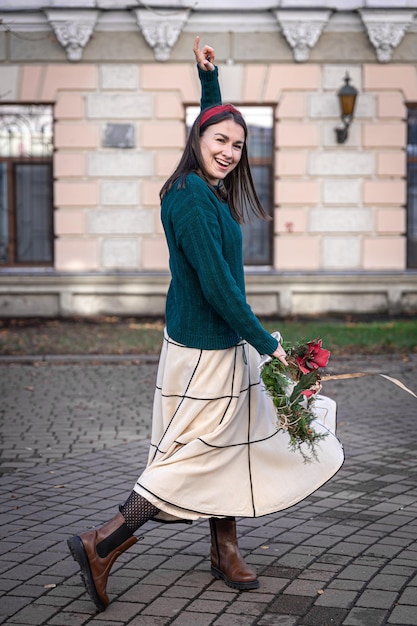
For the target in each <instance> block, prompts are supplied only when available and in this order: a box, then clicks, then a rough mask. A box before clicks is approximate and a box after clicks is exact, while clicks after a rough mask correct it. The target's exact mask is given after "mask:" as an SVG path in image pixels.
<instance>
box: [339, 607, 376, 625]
mask: <svg viewBox="0 0 417 626" xmlns="http://www.w3.org/2000/svg"><path fill="white" fill-rule="evenodd" d="M386 617H387V611H382V610H380V609H369V608H368V609H365V608H361V607H355V608H353V609H352V610H351V611H350V612H349V615H348V616H347V618H346V619H345V621H344V622H343V626H382V624H385V623H386Z"/></svg>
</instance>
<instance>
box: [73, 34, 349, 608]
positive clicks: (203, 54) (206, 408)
mask: <svg viewBox="0 0 417 626" xmlns="http://www.w3.org/2000/svg"><path fill="white" fill-rule="evenodd" d="M194 53H195V56H196V59H197V63H198V68H199V76H200V80H201V84H202V102H201V104H202V111H201V113H200V114H199V115H198V116H197V118H196V120H195V121H194V123H193V125H192V128H191V131H190V134H189V137H188V140H187V143H186V146H185V149H184V153H183V155H182V157H181V160H180V162H179V164H178V166H177V168H176V169H175V171H174V172H173V174H172V175H171V176H170V177H169V179H168V180H167V182H166V183H165V184H164V185H163V187H162V189H161V192H160V197H161V219H162V224H163V227H164V232H165V237H166V241H167V244H168V249H169V255H170V269H171V283H170V286H169V290H168V294H167V299H166V328H165V331H164V343H163V347H162V351H161V356H160V361H159V368H158V376H157V383H156V390H155V400H154V405H153V415H152V438H151V445H150V450H149V456H148V463H147V466H146V468H145V470H144V471H143V472H142V473H141V474H140V476H139V478H138V480H137V482H136V484H135V485H134V487H133V490H132V492H131V494H130V496H129V497H128V499H127V500H126V502H125V503H124V504H123V505H122V506H121V507H120V511H119V513H118V514H117V515H116V516H115V517H114V518H113V519H112V520H110V521H109V522H108V523H107V524H105V525H104V526H102V527H101V528H99V529H98V530H94V531H88V532H86V533H82V534H81V535H76V536H74V537H71V538H70V539H69V542H68V545H69V548H70V550H71V552H72V554H73V556H74V558H75V559H76V560H77V561H78V563H79V565H80V568H81V571H82V575H83V577H84V581H85V584H86V587H87V591H88V592H89V594H90V596H91V598H92V599H93V601H94V602H95V604H96V606H97V608H99V610H103V609H104V608H105V607H106V606H107V604H108V603H109V598H108V596H107V593H106V582H107V577H108V574H109V572H110V568H111V566H112V564H113V562H114V560H115V559H116V558H117V557H118V556H119V555H120V554H121V553H122V552H124V551H125V550H127V549H128V548H129V547H130V546H131V545H133V543H135V541H136V538H135V537H134V533H135V531H137V530H138V529H139V528H140V527H141V526H142V525H143V524H144V523H145V522H147V521H148V520H150V519H155V520H157V521H159V520H160V521H165V522H169V521H170V522H173V521H188V522H190V521H192V520H197V519H200V518H205V519H208V520H209V524H210V537H211V550H210V557H211V574H212V575H213V576H214V578H216V579H222V580H223V581H224V582H225V583H226V585H228V586H229V587H232V588H234V589H239V590H246V589H257V588H258V587H259V581H258V578H257V575H256V572H255V571H254V570H253V569H252V568H251V567H250V566H249V565H248V564H247V563H245V561H244V559H243V556H242V554H241V552H240V550H239V546H238V543H237V535H236V520H235V516H241V517H260V516H261V515H266V514H268V513H272V512H275V511H279V510H282V509H283V508H286V507H289V506H291V505H292V504H295V503H296V502H298V501H300V500H301V499H303V498H304V497H306V496H307V495H309V494H310V493H312V492H313V491H314V490H315V489H317V488H318V487H319V486H321V485H322V484H323V483H324V482H326V481H327V480H328V479H329V478H330V477H331V476H332V475H333V474H334V473H335V472H336V471H337V470H338V469H339V467H340V465H341V463H342V461H343V452H342V449H341V446H340V444H339V442H338V441H337V439H336V437H335V436H334V435H333V436H329V437H326V438H325V439H323V444H322V448H321V449H320V450H319V451H318V452H317V459H318V460H319V461H320V463H317V467H316V471H314V472H312V471H308V472H307V471H306V469H305V465H304V463H303V458H302V455H300V454H295V453H289V452H288V433H284V432H283V431H282V429H280V428H279V427H278V426H277V422H276V417H275V408H274V404H273V402H272V400H271V398H270V397H269V396H268V395H267V393H266V392H265V389H264V387H263V386H262V384H261V379H260V371H259V364H260V361H261V359H260V355H265V354H266V355H270V356H273V357H275V359H276V360H279V361H280V363H281V364H282V365H283V366H287V365H288V363H287V360H286V354H285V351H284V349H283V348H282V346H281V344H280V340H279V337H278V338H277V337H276V336H274V335H271V334H270V333H268V332H267V330H266V329H265V328H264V327H263V325H262V324H261V323H260V321H259V320H258V318H257V317H256V316H255V314H254V313H253V311H252V309H251V307H250V306H249V304H248V302H247V300H246V292H245V278H244V267H243V262H242V233H241V229H240V224H241V223H242V222H243V220H244V218H245V216H249V217H250V216H252V215H254V216H257V217H259V218H262V217H263V218H268V214H267V213H266V212H265V211H264V209H263V207H262V204H261V202H260V200H259V198H258V195H257V193H256V189H255V186H254V183H253V179H252V174H251V170H250V166H249V160H248V154H247V147H246V139H247V134H248V133H247V125H246V122H245V120H244V119H243V117H242V114H241V112H240V111H238V110H237V109H236V108H235V107H233V106H232V105H230V104H229V105H222V104H221V94H220V89H219V85H218V78H217V68H216V67H215V66H214V64H213V61H214V50H213V49H212V48H210V47H208V46H205V47H204V48H203V49H202V50H200V49H199V39H198V38H196V42H195V46H194ZM283 470H285V472H286V473H285V476H286V478H288V480H284V481H283V480H282V471H283ZM300 477H301V479H300ZM283 483H284V484H283ZM277 485H279V486H280V487H279V489H278V488H277Z"/></svg>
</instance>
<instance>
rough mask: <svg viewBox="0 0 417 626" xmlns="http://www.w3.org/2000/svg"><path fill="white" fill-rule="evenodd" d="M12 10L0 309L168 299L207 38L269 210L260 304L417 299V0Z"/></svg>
mask: <svg viewBox="0 0 417 626" xmlns="http://www.w3.org/2000/svg"><path fill="white" fill-rule="evenodd" d="M0 20H1V22H0V316H3V317H12V316H57V315H62V316H71V315H101V314H119V315H161V314H163V312H164V304H165V294H166V290H167V287H168V284H169V266H168V253H167V248H166V244H165V240H164V236H163V231H162V227H161V223H160V218H159V197H158V194H159V189H160V188H161V186H162V184H163V182H164V181H165V179H166V178H167V177H168V176H169V174H170V173H171V172H172V170H173V168H174V167H175V164H176V163H177V162H178V159H179V157H180V154H181V152H182V149H183V147H184V144H185V140H186V132H187V120H192V117H193V115H195V112H196V107H198V104H199V98H200V93H199V82H198V77H197V72H196V68H195V62H194V57H193V53H192V47H193V42H194V38H195V35H196V34H198V35H200V38H201V41H202V43H208V44H210V45H212V46H213V47H214V48H215V50H216V64H217V65H218V66H219V73H220V81H221V87H222V94H223V100H224V101H229V102H233V104H235V105H236V106H238V107H241V108H242V110H243V112H244V114H245V117H246V119H247V120H248V124H249V126H250V129H251V133H252V135H251V137H250V141H252V147H253V151H252V157H251V160H252V166H253V171H254V175H255V179H256V181H257V185H258V188H259V189H260V194H261V196H262V197H263V198H264V200H265V203H266V204H267V205H268V206H267V208H268V210H269V211H270V214H271V217H272V219H271V221H270V222H269V223H262V224H258V223H254V224H247V225H245V226H244V236H245V262H246V265H247V271H246V277H247V291H248V298H249V301H250V302H251V304H252V306H253V308H254V310H255V311H256V312H257V313H258V314H263V315H298V314H299V315H309V314H321V313H347V312H349V313H352V312H353V313H375V312H383V313H399V312H413V311H416V310H417V66H416V61H417V0H409V1H408V2H407V1H403V2H399V1H398V0H391V1H388V0H379V1H378V0H358V1H354V0H344V1H341V0H340V1H338V0H334V1H331V0H328V1H327V2H326V1H323V2H314V1H311V0H310V1H309V0H304V1H303V2H300V1H297V0H280V1H279V0H278V1H277V0H275V1H272V0H246V1H239V2H238V1H236V0H200V1H199V2H193V1H191V0H190V1H188V0H170V1H168V2H167V1H166V0H165V1H162V0H161V1H158V0H153V1H151V0H149V2H140V1H139V0H137V1H135V0H130V1H126V0H84V1H83V0H78V1H77V0H49V1H48V0H44V1H43V2H40V1H38V0H21V2H19V3H18V10H17V3H16V2H15V1H13V0H0ZM346 77H347V78H348V80H347V81H345V78H346ZM346 82H347V83H348V84H350V85H351V86H353V87H354V88H355V89H356V90H357V97H356V103H355V108H354V112H353V117H352V119H351V120H350V119H349V120H348V121H349V122H350V123H349V126H348V129H347V138H346V140H345V141H344V142H343V143H341V142H340V131H342V130H343V120H342V119H341V110H340V98H339V96H338V93H339V91H340V89H341V88H342V87H343V85H344V84H345V83H346ZM246 114H247V115H246ZM345 121H346V120H345ZM337 129H338V130H339V141H338V133H337Z"/></svg>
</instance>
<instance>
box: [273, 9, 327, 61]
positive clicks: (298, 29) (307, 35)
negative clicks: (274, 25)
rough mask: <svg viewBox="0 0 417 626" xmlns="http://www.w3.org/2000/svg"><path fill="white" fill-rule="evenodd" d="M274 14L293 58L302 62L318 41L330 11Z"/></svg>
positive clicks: (306, 58) (280, 12) (278, 12)
mask: <svg viewBox="0 0 417 626" xmlns="http://www.w3.org/2000/svg"><path fill="white" fill-rule="evenodd" d="M275 15H276V18H277V20H278V23H279V24H280V26H281V28H282V32H283V33H284V36H285V39H286V40H287V41H288V43H289V45H290V46H291V48H292V50H293V55H294V60H295V61H297V62H298V63H303V62H305V61H307V60H308V58H309V56H310V52H311V50H312V49H313V48H314V46H315V45H316V43H317V42H318V40H319V37H320V35H321V33H322V31H323V28H324V27H325V26H326V24H327V22H328V21H329V18H330V15H331V11H303V10H298V11H275Z"/></svg>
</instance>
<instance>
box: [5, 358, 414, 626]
mask: <svg viewBox="0 0 417 626" xmlns="http://www.w3.org/2000/svg"><path fill="white" fill-rule="evenodd" d="M332 369H333V371H335V372H344V371H364V370H366V371H372V372H378V371H382V372H384V373H386V374H390V375H392V376H394V377H397V378H399V379H401V380H402V381H403V382H404V383H405V384H406V385H408V386H409V387H411V388H412V389H414V391H417V389H416V388H417V383H416V381H417V355H413V356H412V357H410V358H409V359H402V358H400V357H398V356H393V357H375V358H369V357H368V358H359V357H358V358H356V359H333V361H332ZM155 372H156V363H155V362H147V361H142V360H140V359H136V360H135V361H134V362H99V361H97V362H90V361H82V360H81V361H80V362H66V363H63V362H54V361H45V362H41V363H29V364H24V363H19V362H5V361H2V362H0V399H1V409H0V410H1V429H0V464H1V471H2V475H1V476H0V529H1V542H0V598H1V599H0V624H7V625H20V626H43V625H51V626H52V625H53V626H64V625H65V626H82V625H83V624H94V626H122V625H125V624H129V626H165V625H174V626H209V625H213V626H254V625H257V626H299V625H306V626H307V625H311V626H338V625H343V626H380V625H385V624H387V625H393V624H397V625H402V626H407V625H417V480H416V471H417V454H416V442H417V400H416V399H414V398H413V397H412V396H410V395H409V394H407V393H405V392H404V391H402V390H400V389H398V388H397V387H395V386H394V385H392V384H391V383H390V382H388V381H387V380H384V379H382V378H381V377H379V376H372V377H364V378H359V379H356V380H346V381H344V380H342V381H330V382H327V383H325V387H324V393H326V394H328V395H329V396H331V397H333V398H334V399H335V400H336V401H337V402H338V435H339V437H340V438H341V440H342V441H343V443H344V446H345V452H346V461H345V464H344V466H343V467H342V469H341V470H340V472H339V473H338V474H337V475H336V476H335V477H334V478H333V479H332V480H331V481H329V482H328V483H327V484H326V485H325V486H324V487H322V488H321V489H320V490H318V491H317V492H316V493H314V494H313V495H312V496H310V497H309V498H307V499H306V500H304V501H303V502H301V503H299V504H298V505H296V506H294V507H292V508H291V509H288V510H286V511H282V512H280V513H277V514H274V515H268V516H265V517H263V518H261V519H258V520H251V519H246V520H238V530H239V535H240V545H241V548H242V551H243V552H244V554H245V558H246V560H247V561H248V562H249V563H251V564H252V565H253V566H254V567H255V568H256V569H257V571H258V574H259V578H260V582H261V586H260V588H259V589H258V590H253V591H249V592H238V591H235V590H232V589H230V588H228V587H226V586H225V585H224V584H223V583H222V582H220V581H215V580H214V579H213V578H212V577H211V575H210V567H209V560H208V553H209V531H208V523H207V522H206V521H202V522H197V523H194V524H192V526H186V525H183V524H175V525H168V526H167V525H160V524H156V523H152V522H149V523H148V524H146V525H145V526H144V527H143V528H142V529H141V531H143V532H141V534H143V540H142V541H139V542H138V543H137V544H136V545H134V546H133V547H132V548H131V549H130V550H129V551H128V552H126V553H125V554H123V555H122V556H121V557H120V559H119V560H118V561H117V562H116V564H115V566H114V569H113V571H112V575H111V576H110V579H109V587H108V591H109V595H110V598H111V600H112V602H111V604H110V606H109V607H108V608H107V610H106V611H105V612H104V613H99V614H96V613H95V609H94V606H93V604H92V602H91V601H90V599H89V598H88V596H87V595H86V593H85V592H84V588H83V586H82V584H81V581H80V577H79V574H78V568H77V565H76V563H75V562H74V561H73V559H72V558H71V557H70V555H69V553H68V552H67V548H66V539H67V538H68V536H69V535H71V534H73V533H75V532H80V531H82V530H84V529H87V528H90V527H92V526H94V525H97V524H101V523H102V522H104V521H106V520H107V519H109V518H110V517H112V516H113V515H114V513H115V510H116V507H117V506H118V504H119V503H121V502H123V501H124V500H125V498H126V496H127V495H128V494H129V493H130V490H131V488H132V486H133V484H134V482H135V480H136V478H137V476H138V474H139V473H140V471H141V469H142V468H143V466H144V464H145V462H146V458H147V451H148V438H149V429H150V415H151V406H152V396H153V385H154V380H155ZM277 489H279V485H277Z"/></svg>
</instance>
